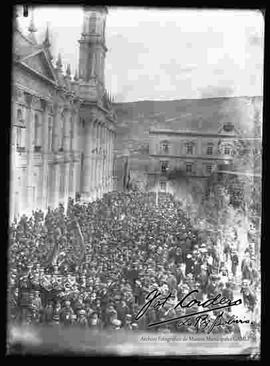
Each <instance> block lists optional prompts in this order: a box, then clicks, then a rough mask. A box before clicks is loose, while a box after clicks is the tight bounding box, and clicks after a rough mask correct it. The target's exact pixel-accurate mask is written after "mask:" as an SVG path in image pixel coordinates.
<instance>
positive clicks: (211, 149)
mask: <svg viewBox="0 0 270 366" xmlns="http://www.w3.org/2000/svg"><path fill="white" fill-rule="evenodd" d="M207 155H213V146H211V145H208V146H207Z"/></svg>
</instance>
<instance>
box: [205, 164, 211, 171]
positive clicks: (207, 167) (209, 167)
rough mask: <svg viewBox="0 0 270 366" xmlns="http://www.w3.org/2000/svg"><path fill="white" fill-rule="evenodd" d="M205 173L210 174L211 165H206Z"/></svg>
mask: <svg viewBox="0 0 270 366" xmlns="http://www.w3.org/2000/svg"><path fill="white" fill-rule="evenodd" d="M206 172H207V173H212V165H206Z"/></svg>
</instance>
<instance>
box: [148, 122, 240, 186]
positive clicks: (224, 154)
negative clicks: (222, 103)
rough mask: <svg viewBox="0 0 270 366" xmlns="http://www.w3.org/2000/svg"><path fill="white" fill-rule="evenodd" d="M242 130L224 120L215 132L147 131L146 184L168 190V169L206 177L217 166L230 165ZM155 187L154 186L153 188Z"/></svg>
mask: <svg viewBox="0 0 270 366" xmlns="http://www.w3.org/2000/svg"><path fill="white" fill-rule="evenodd" d="M240 138H241V133H240V132H239V131H238V130H237V129H236V128H235V126H234V125H233V124H232V123H225V124H224V125H223V126H221V127H220V128H218V129H217V130H216V131H215V130H213V131H212V132H210V131H209V132H205V131H203V130H202V131H199V130H197V131H194V130H193V131H192V130H190V131H185V130H182V131H181V130H180V131H174V130H166V129H151V130H150V131H149V160H150V161H149V170H148V181H149V183H150V184H149V186H150V187H152V188H153V189H158V190H160V191H167V190H168V189H169V187H168V183H169V182H168V174H169V172H170V171H178V172H181V173H182V175H183V176H186V177H189V178H193V179H194V178H198V179H201V180H205V179H206V178H207V177H209V176H210V175H211V174H212V173H213V172H214V171H217V170H218V169H219V166H221V165H222V166H224V165H227V164H228V165H229V164H230V163H231V162H232V160H233V155H234V154H235V153H236V151H235V148H236V145H237V141H238V140H239V139H240ZM156 186H157V187H156Z"/></svg>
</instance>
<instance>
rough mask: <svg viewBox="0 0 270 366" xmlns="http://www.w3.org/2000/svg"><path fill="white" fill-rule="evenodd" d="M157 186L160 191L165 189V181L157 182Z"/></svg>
mask: <svg viewBox="0 0 270 366" xmlns="http://www.w3.org/2000/svg"><path fill="white" fill-rule="evenodd" d="M159 186H160V190H161V191H166V186H167V183H166V182H159Z"/></svg>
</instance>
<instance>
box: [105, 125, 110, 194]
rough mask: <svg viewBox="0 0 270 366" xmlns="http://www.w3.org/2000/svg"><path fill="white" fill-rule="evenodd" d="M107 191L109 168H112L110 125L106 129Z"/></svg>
mask: <svg viewBox="0 0 270 366" xmlns="http://www.w3.org/2000/svg"><path fill="white" fill-rule="evenodd" d="M106 135H107V138H106V141H107V144H106V193H107V192H109V177H110V175H109V169H110V129H109V127H108V128H107V130H106Z"/></svg>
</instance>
